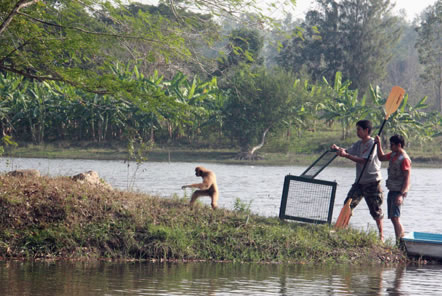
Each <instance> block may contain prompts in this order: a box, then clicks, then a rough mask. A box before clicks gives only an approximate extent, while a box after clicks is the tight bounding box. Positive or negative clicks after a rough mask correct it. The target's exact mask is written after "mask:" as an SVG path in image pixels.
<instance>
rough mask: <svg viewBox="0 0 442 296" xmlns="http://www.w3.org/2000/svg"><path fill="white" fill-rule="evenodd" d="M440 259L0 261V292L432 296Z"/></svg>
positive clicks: (441, 273) (441, 271) (441, 278)
mask: <svg viewBox="0 0 442 296" xmlns="http://www.w3.org/2000/svg"><path fill="white" fill-rule="evenodd" d="M441 282H442V266H423V267H422V266H421V267H413V266H397V267H382V266H378V265H376V266H351V265H344V266H342V265H341V266H305V265H284V264H235V263H110V262H88V263H85V262H53V263H41V262H40V263H38V262H34V263H32V262H0V295H37V296H39V295H61V296H63V295H86V296H87V295H232V294H237V295H299V294H301V295H307V294H308V295H429V294H431V295H437V293H439V292H438V291H442V289H441V288H442V284H441Z"/></svg>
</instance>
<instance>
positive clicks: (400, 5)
mask: <svg viewBox="0 0 442 296" xmlns="http://www.w3.org/2000/svg"><path fill="white" fill-rule="evenodd" d="M391 2H392V3H394V2H395V3H396V7H395V9H394V11H396V12H398V11H399V10H400V9H405V11H406V12H407V17H408V19H409V20H413V18H414V17H415V16H416V15H417V14H419V13H421V12H422V11H423V10H424V9H425V8H426V7H427V6H429V5H432V4H434V3H435V2H436V0H396V1H395V0H392V1H391ZM313 3H314V1H312V0H296V10H295V17H303V16H304V14H305V12H307V11H308V10H309V9H310V8H312V5H313Z"/></svg>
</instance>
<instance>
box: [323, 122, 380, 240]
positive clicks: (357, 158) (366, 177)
mask: <svg viewBox="0 0 442 296" xmlns="http://www.w3.org/2000/svg"><path fill="white" fill-rule="evenodd" d="M371 130H372V124H371V121H370V120H360V121H358V122H357V123H356V133H357V136H358V137H359V138H360V140H359V141H357V142H355V143H354V144H353V145H351V147H350V148H348V149H344V148H341V147H339V146H337V145H336V144H333V145H332V146H331V149H334V150H337V152H336V154H337V155H338V156H341V157H344V158H348V159H350V160H351V161H353V162H355V163H356V179H355V183H354V184H353V185H352V187H351V189H350V191H349V192H348V194H347V198H346V199H345V201H344V204H345V203H346V202H347V200H348V199H349V198H351V199H352V201H351V203H350V208H351V209H352V210H353V209H354V208H355V207H356V206H357V205H358V204H359V202H360V201H361V200H362V198H364V199H365V202H366V203H367V206H368V208H369V210H370V215H371V216H372V217H373V219H374V220H375V221H376V225H377V227H378V230H379V237H380V239H381V240H382V241H383V240H384V231H383V224H382V219H383V218H384V214H383V213H382V207H381V206H382V202H383V194H382V187H381V185H380V181H381V179H382V176H381V162H380V161H379V159H378V157H377V154H376V150H374V151H373V153H372V155H371V156H370V151H371V148H372V147H373V145H374V139H373V138H372V137H371V136H370V134H371ZM365 162H367V166H366V168H365V170H364V172H363V174H362V176H361V178H360V179H359V176H360V175H361V172H362V169H363V167H364V164H365ZM358 179H359V182H357V181H358Z"/></svg>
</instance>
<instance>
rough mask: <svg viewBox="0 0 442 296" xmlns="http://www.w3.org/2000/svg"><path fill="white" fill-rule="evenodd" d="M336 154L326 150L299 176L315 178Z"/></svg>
mask: <svg viewBox="0 0 442 296" xmlns="http://www.w3.org/2000/svg"><path fill="white" fill-rule="evenodd" d="M336 156H337V155H336V152H335V151H333V150H327V151H325V152H324V153H322V154H321V156H319V157H318V159H317V160H316V161H315V162H313V164H312V165H311V166H309V167H308V168H307V169H306V170H305V171H304V172H303V173H302V174H301V176H303V177H306V178H312V179H313V178H314V177H316V176H317V175H318V174H319V173H320V172H321V171H322V170H323V169H325V167H326V166H328V165H329V164H330V163H331V162H332V161H333V160H334V159H335V158H336Z"/></svg>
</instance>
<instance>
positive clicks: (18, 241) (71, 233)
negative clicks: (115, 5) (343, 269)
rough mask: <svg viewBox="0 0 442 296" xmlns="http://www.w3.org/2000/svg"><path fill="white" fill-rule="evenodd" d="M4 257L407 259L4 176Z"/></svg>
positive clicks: (369, 240)
mask: <svg viewBox="0 0 442 296" xmlns="http://www.w3.org/2000/svg"><path fill="white" fill-rule="evenodd" d="M0 186H1V188H2V190H1V192H0V257H2V258H3V259H5V258H26V259H32V258H45V259H47V258H70V259H86V260H89V259H99V258H111V259H142V260H152V259H155V260H157V259H158V260H210V261H224V260H227V261H237V262H291V263H319V262H323V263H336V262H338V263H339V262H352V263H361V264H362V263H366V262H370V263H375V262H398V261H403V260H405V259H404V257H403V253H402V252H401V251H400V250H399V249H397V248H396V247H393V246H390V245H388V244H382V243H381V242H380V241H379V240H378V238H377V235H376V233H373V232H370V233H366V232H361V231H358V230H352V229H350V230H342V231H334V230H333V229H332V228H330V227H329V226H327V225H319V226H318V225H309V224H299V223H293V222H284V221H280V220H279V219H277V218H264V217H260V216H256V215H253V214H251V213H249V212H247V211H246V210H244V208H242V207H238V209H237V210H235V211H228V210H224V209H218V210H216V211H212V210H211V209H210V208H209V207H207V206H203V205H201V204H199V205H197V206H196V207H195V208H194V209H193V210H192V209H190V208H189V206H188V200H185V199H178V198H170V199H166V198H158V197H154V196H149V195H145V194H140V193H133V192H122V191H118V190H112V189H109V188H106V187H104V186H93V185H88V184H80V183H78V182H74V181H72V180H71V179H70V178H68V177H58V178H49V177H12V176H6V175H2V176H0Z"/></svg>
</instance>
